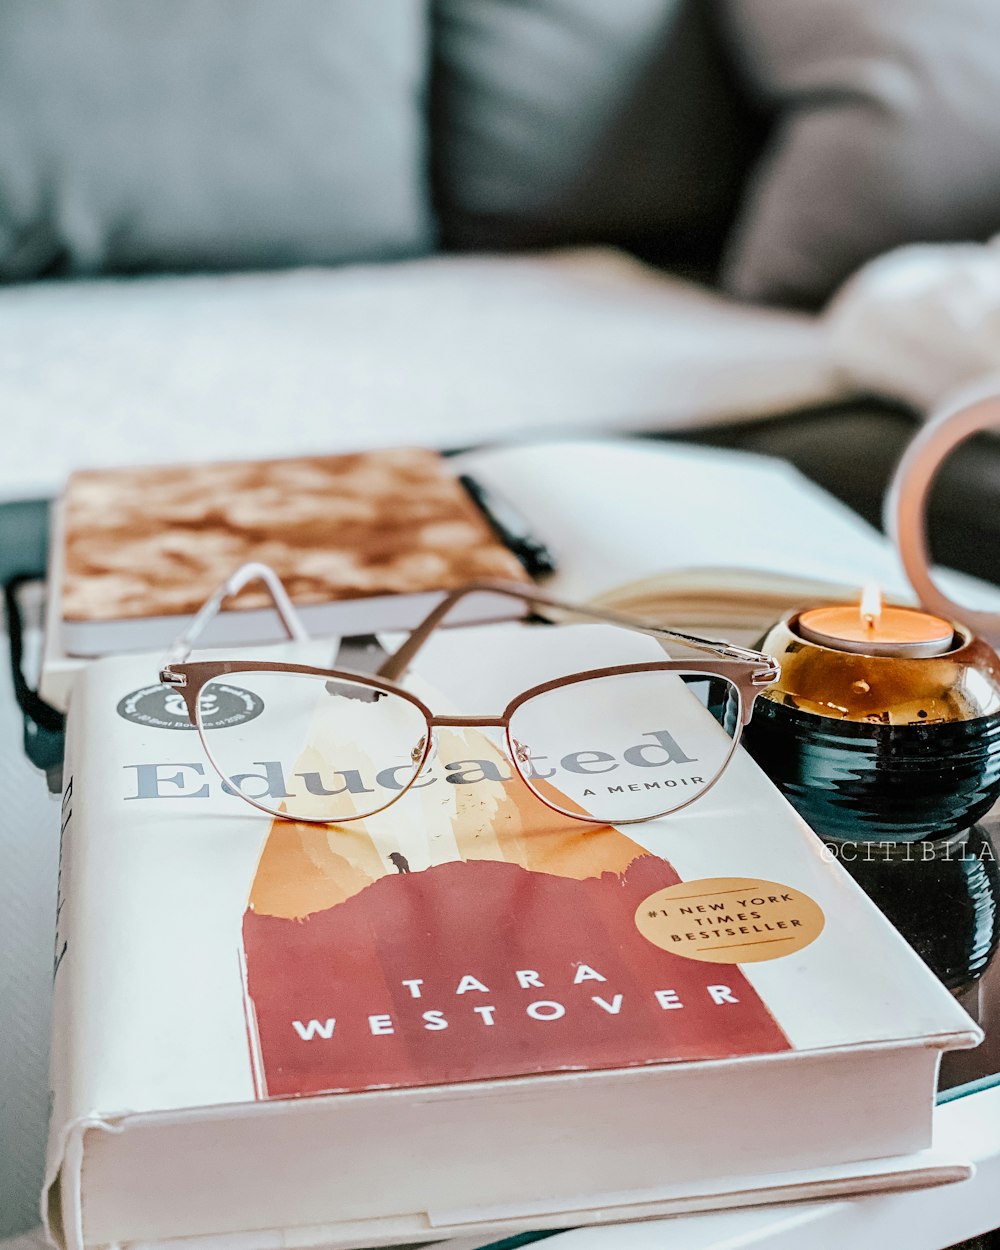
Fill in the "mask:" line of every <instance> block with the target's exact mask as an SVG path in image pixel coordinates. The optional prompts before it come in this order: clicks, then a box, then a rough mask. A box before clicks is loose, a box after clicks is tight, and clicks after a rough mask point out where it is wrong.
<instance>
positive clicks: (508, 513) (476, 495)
mask: <svg viewBox="0 0 1000 1250" xmlns="http://www.w3.org/2000/svg"><path fill="white" fill-rule="evenodd" d="M458 480H459V481H460V482H461V483H462V485H463V486H464V487H465V489H466V490H467V491H468V492H469V495H470V497H471V499H472V502H473V503H474V504H475V505H476V507H477V508H478V509H479V511H480V512H481V513H482V514H483V516H484V517H485V518H486V520H487V521H488V522H489V524H490V528H491V529H492V530H493V532H494V534H496V536H497V538H499V539H500V541H501V542H502V543H503V545H504V546H505V547H507V548H508V549H509V550H510V551H512V552H513V553H514V555H515V556H517V558H518V559H519V560H520V561H521V564H522V565H523V566H524V569H525V571H526V572H528V573H530V574H531V576H532V577H545V576H547V575H548V574H549V573H554V572H555V571H556V567H557V566H556V560H555V556H554V555H553V554H552V552H551V551H550V550H549V548H548V547H547V546H546V545H545V543H544V542H542V540H541V539H540V538H537V537H536V536H535V535H534V534H533V533H532V532H531V526H530V525H529V523H528V522H527V520H525V518H524V517H523V516H522V515H521V513H520V512H518V511H517V509H516V508H515V507H514V506H513V505H512V504H511V503H509V502H508V501H507V500H506V499H501V498H500V497H499V496H498V495H496V494H495V493H494V492H493V491H492V490H487V489H486V487H485V486H484V485H483V484H482V482H480V481H479V480H478V478H474V477H470V476H469V474H468V473H463V474H461V475H460V477H459V479H458Z"/></svg>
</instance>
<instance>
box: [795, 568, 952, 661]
mask: <svg viewBox="0 0 1000 1250" xmlns="http://www.w3.org/2000/svg"><path fill="white" fill-rule="evenodd" d="M798 632H799V634H801V636H802V637H803V638H805V639H806V640H807V641H809V642H815V643H818V644H819V646H821V647H831V648H832V649H833V650H835V651H853V652H857V653H858V654H861V655H889V656H899V657H901V658H904V659H919V658H921V657H924V656H931V655H942V654H943V653H944V652H945V651H950V650H951V648H952V646H953V643H954V638H955V631H954V629H953V628H952V626H951V625H950V624H949V623H948V621H945V620H943V619H942V618H941V617H940V616H932V615H931V614H930V613H929V612H921V611H919V610H918V609H916V608H883V606H882V596H881V594H880V593H879V589H878V587H877V586H868V587H866V588H865V593H864V594H863V595H862V597H861V604H860V606H858V607H851V606H839V607H828V608H810V609H809V611H808V612H803V613H802V615H801V616H800V617H799V620H798Z"/></svg>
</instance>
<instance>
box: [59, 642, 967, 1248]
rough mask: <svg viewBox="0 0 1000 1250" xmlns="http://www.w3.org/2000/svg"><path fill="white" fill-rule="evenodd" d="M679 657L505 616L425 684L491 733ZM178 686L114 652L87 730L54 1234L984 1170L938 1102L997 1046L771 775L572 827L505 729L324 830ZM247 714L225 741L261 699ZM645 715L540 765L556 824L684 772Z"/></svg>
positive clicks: (86, 677) (67, 924) (373, 1240)
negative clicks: (521, 763) (216, 755)
mask: <svg viewBox="0 0 1000 1250" xmlns="http://www.w3.org/2000/svg"><path fill="white" fill-rule="evenodd" d="M330 646H331V644H330V643H325V644H323V643H309V644H287V645H285V646H283V647H281V648H277V649H275V652H274V654H275V656H276V658H291V657H292V655H293V654H294V657H295V658H296V659H297V660H298V661H299V662H302V663H311V664H319V665H329V664H331V663H332V661H333V655H332V654H331V651H330ZM255 655H256V656H257V657H258V658H259V657H260V656H261V652H260V650H259V649H258V650H257V651H256V652H255ZM660 657H662V650H661V649H660V647H659V644H658V643H656V642H655V641H654V640H652V639H650V638H648V637H645V636H641V635H638V634H631V633H627V632H624V631H619V630H615V629H613V628H611V627H608V626H589V625H588V626H582V625H581V626H563V627H555V626H527V625H519V624H506V625H491V626H479V627H475V628H467V629H461V630H454V631H450V632H449V633H448V634H447V635H435V636H434V637H433V638H432V639H431V640H430V641H429V642H428V644H427V645H426V647H425V649H424V650H423V651H422V652H421V653H420V656H419V659H418V662H417V671H416V672H415V673H413V674H411V677H410V678H409V679H408V680H409V682H410V684H411V686H412V688H413V690H414V691H415V693H418V694H419V695H420V697H422V698H423V699H425V701H427V702H428V703H429V704H431V705H432V706H434V707H435V708H437V709H439V710H440V711H442V712H446V711H448V710H449V709H450V708H451V709H454V710H455V711H468V710H469V709H473V708H474V709H477V710H479V711H481V712H483V713H484V714H486V713H489V712H490V711H496V712H499V711H501V710H502V708H503V707H504V706H505V704H506V702H507V701H508V700H509V699H510V698H512V697H513V696H514V695H515V694H516V693H517V692H518V691H520V690H522V689H524V688H526V687H529V686H531V685H533V684H535V683H538V682H541V681H544V680H547V679H548V678H552V677H558V676H561V675H565V674H567V673H571V672H574V671H579V670H580V669H584V668H591V667H595V666H598V665H602V664H615V663H632V662H640V661H642V660H648V659H655V658H660ZM155 673H156V662H155V660H154V659H153V658H144V657H124V658H115V659H107V660H101V661H97V662H95V663H94V664H92V665H90V666H88V668H87V669H86V670H85V672H84V673H83V675H82V677H81V679H80V684H79V686H78V688H77V689H76V691H75V693H74V697H73V703H72V706H71V711H70V754H69V766H68V772H67V786H66V792H65V796H64V801H63V805H64V813H63V819H64V837H63V848H62V860H61V876H60V900H59V932H58V939H57V948H56V978H55V990H56V999H55V1009H54V1010H55V1017H54V1022H53V1078H52V1079H53V1111H52V1124H51V1138H50V1150H49V1159H48V1170H47V1185H48V1202H47V1210H48V1218H49V1228H50V1231H51V1233H52V1235H53V1236H54V1237H55V1238H56V1239H57V1240H58V1241H59V1242H60V1243H61V1244H63V1245H65V1246H68V1247H72V1248H73V1250H83V1248H84V1247H111V1246H113V1245H120V1244H123V1243H128V1242H156V1243H165V1242H167V1243H169V1242H174V1241H176V1242H177V1243H178V1245H180V1244H188V1245H193V1244H197V1243H191V1242H183V1239H191V1238H199V1237H216V1236H223V1235H231V1234H243V1233H248V1232H250V1231H252V1232H253V1234H254V1245H255V1246H259V1247H265V1248H268V1247H271V1246H274V1247H275V1248H276V1250H277V1247H279V1246H280V1247H296V1246H306V1245H314V1244H317V1243H322V1244H324V1245H331V1246H344V1247H346V1246H360V1245H372V1244H385V1243H389V1242H393V1241H400V1240H406V1239H410V1240H419V1239H421V1238H434V1237H445V1236H447V1235H448V1234H449V1233H457V1232H476V1233H484V1232H489V1231H490V1230H495V1231H496V1232H497V1233H498V1234H500V1233H504V1232H508V1231H516V1230H518V1229H521V1228H525V1227H536V1228H537V1227H545V1226H552V1225H555V1226H565V1225H566V1224H568V1223H574V1224H577V1223H586V1222H594V1221H600V1220H611V1219H624V1218H634V1217H638V1216H642V1215H652V1214H657V1213H665V1212H676V1211H683V1210H698V1209H704V1208H709V1207H718V1206H726V1205H734V1204H741V1203H753V1202H765V1201H774V1200H781V1199H787V1198H795V1197H811V1196H819V1195H822V1194H832V1193H840V1192H860V1191H864V1190H866V1189H873V1188H892V1187H902V1186H908V1185H910V1186H912V1185H915V1184H934V1183H944V1182H947V1181H950V1180H956V1179H960V1178H962V1177H964V1176H966V1175H968V1172H969V1169H968V1168H967V1167H966V1166H965V1165H964V1164H963V1162H962V1160H960V1159H959V1160H956V1159H953V1158H943V1157H940V1156H938V1155H936V1154H935V1153H934V1151H933V1148H932V1142H931V1108H932V1103H933V1094H934V1088H935V1079H936V1071H937V1065H938V1061H939V1058H940V1054H941V1052H942V1051H943V1050H945V1049H948V1048H952V1047H961V1046H970V1045H974V1044H976V1042H977V1041H978V1038H979V1033H978V1030H977V1028H976V1026H975V1025H974V1023H973V1022H972V1021H971V1020H970V1019H969V1017H968V1016H967V1015H966V1014H965V1013H964V1012H963V1011H962V1010H961V1009H960V1008H959V1006H958V1005H957V1004H956V1003H955V1001H954V1000H953V999H952V998H951V996H950V995H949V994H948V993H947V992H946V990H945V989H944V988H943V987H942V986H941V984H940V983H939V982H938V981H937V980H936V979H935V978H934V977H933V976H932V974H931V973H930V972H929V971H928V970H927V969H926V967H925V966H924V965H923V964H922V963H921V962H920V960H919V959H918V958H917V957H916V956H915V955H914V954H913V952H912V951H911V950H910V949H909V948H908V947H907V946H906V944H905V943H904V942H903V941H902V940H901V939H900V938H899V936H898V935H897V934H896V933H895V931H894V930H893V929H892V928H891V926H890V925H889V924H888V922H887V921H886V920H885V919H884V918H883V917H882V916H881V914H880V913H879V912H878V911H877V910H876V909H875V907H874V906H873V905H872V904H871V903H870V902H869V901H868V900H867V898H866V897H865V896H864V895H863V894H862V892H861V891H860V890H859V889H858V887H857V886H855V885H854V883H853V882H852V881H851V880H850V878H849V877H848V876H847V875H846V873H844V872H843V870H842V869H841V868H840V867H839V865H837V864H836V863H833V862H830V861H829V859H828V857H827V856H825V854H824V852H823V848H822V846H821V844H820V843H819V842H818V841H817V840H816V839H815V838H814V836H813V835H812V834H811V833H810V831H809V830H808V828H807V827H806V826H804V825H803V823H802V821H801V820H800V819H799V818H798V817H797V815H796V814H795V813H794V812H793V810H792V809H791V808H790V807H789V806H788V805H787V804H786V803H785V802H784V801H783V800H782V799H781V798H780V796H778V795H777V793H776V792H775V791H774V789H773V788H772V787H771V786H770V784H769V783H768V782H767V780H766V778H764V777H763V775H762V774H761V773H760V772H759V771H758V770H757V768H756V766H755V765H754V764H753V762H752V761H751V760H750V759H749V758H748V757H745V756H743V755H742V754H738V755H737V757H736V759H735V760H734V762H733V763H732V765H731V766H730V768H729V769H728V770H727V772H726V773H725V775H724V776H723V778H722V780H720V781H719V783H718V784H717V785H716V786H715V787H714V789H713V790H712V791H711V792H710V793H709V794H707V795H706V796H705V797H704V798H702V799H700V800H699V802H698V803H696V804H694V805H692V806H691V807H690V808H688V809H685V810H684V811H681V812H678V813H676V814H674V815H672V816H669V817H666V818H664V819H661V820H657V821H653V822H649V823H646V824H640V825H629V826H625V827H621V828H616V827H613V826H610V825H603V826H600V825H581V824H580V823H578V822H574V821H571V820H569V819H567V818H566V817H564V816H560V815H559V814H558V813H556V812H554V811H553V810H552V809H551V808H549V807H548V806H546V805H545V804H544V803H542V802H541V801H540V800H539V799H538V798H537V797H536V796H535V795H533V794H532V792H531V791H530V790H529V789H528V788H527V787H526V786H525V785H524V784H523V782H522V781H521V780H520V778H519V777H517V776H516V775H514V774H513V772H512V769H511V765H510V762H509V760H507V758H506V756H505V755H504V753H503V751H502V750H501V749H500V747H499V746H498V744H497V743H496V742H495V741H494V740H493V739H492V737H491V736H490V734H489V732H488V731H487V730H476V729H461V730H459V729H447V728H442V729H441V733H440V738H439V741H438V754H437V758H436V760H435V763H434V765H433V768H432V769H431V771H429V772H428V773H427V774H426V775H423V774H421V777H420V779H419V782H418V783H417V784H415V785H414V786H413V788H412V789H410V790H408V791H407V792H406V793H405V794H404V795H403V796H402V797H401V798H400V799H399V801H398V802H397V803H395V804H393V805H392V806H391V807H388V808H386V809H385V810H384V811H381V812H379V813H377V814H376V815H374V816H370V817H367V818H366V819H364V820H359V821H351V822H349V823H346V824H342V825H339V826H338V825H313V824H307V823H302V822H298V823H296V822H291V821H287V820H282V819H272V818H271V817H268V816H267V815H266V814H263V813H261V812H259V811H256V810H254V809H253V808H252V807H250V806H248V805H247V804H245V803H243V802H242V801H241V800H240V799H239V798H238V797H237V796H236V795H234V794H233V793H232V792H230V793H227V792H226V789H225V788H224V787H223V785H222V784H221V783H220V782H218V781H217V780H216V778H215V776H214V774H213V773H212V771H211V769H210V767H209V766H208V764H207V762H206V760H205V758H204V756H203V755H202V752H201V748H200V744H199V739H198V737H197V735H196V734H195V733H194V732H193V731H191V730H190V728H189V726H188V722H187V720H186V717H185V715H184V708H183V704H182V703H181V702H180V699H179V695H178V693H177V692H176V691H171V690H169V689H167V688H165V687H162V686H160V685H159V684H158V683H157V682H156V680H155ZM223 693H224V694H225V698H226V699H228V700H229V702H228V703H226V705H225V706H216V707H214V708H213V709H212V712H211V714H212V715H213V716H217V718H218V719H217V727H216V728H214V729H212V730H211V731H208V732H210V733H212V734H218V735H223V734H226V733H232V732H233V727H234V726H236V725H238V724H240V722H241V720H243V719H246V718H247V717H251V716H253V715H255V710H254V708H255V705H254V703H253V700H252V699H250V700H248V699H246V698H245V697H243V696H244V695H245V694H246V692H245V691H244V692H241V691H240V689H239V687H238V682H236V683H235V684H234V686H233V689H231V690H228V689H227V690H226V691H224V692H223ZM216 699H217V702H218V699H219V696H218V694H217V695H216ZM649 729H650V732H649V733H648V734H645V733H644V734H643V735H642V738H643V739H644V741H642V742H636V743H632V744H624V745H623V749H622V750H621V751H619V752H617V753H615V752H612V751H610V750H607V751H595V750H594V749H593V748H594V745H595V744H594V743H591V742H587V741H577V740H576V738H575V737H574V728H573V726H567V729H566V734H567V736H566V750H565V753H562V752H560V753H558V758H556V757H552V758H544V759H543V758H542V757H541V756H539V757H536V758H535V759H534V766H535V767H537V768H538V769H539V777H540V778H544V784H545V785H546V786H549V787H551V788H552V791H551V792H552V796H553V798H558V799H559V800H560V801H561V802H562V803H563V805H565V804H566V803H568V802H571V801H572V795H573V794H574V793H576V794H585V793H587V791H589V790H590V789H591V788H598V787H601V788H607V789H609V791H610V789H611V788H615V787H620V788H621V789H622V790H624V791H633V790H635V789H636V788H639V787H647V788H648V787H664V788H668V787H671V786H677V785H681V784H683V782H684V778H685V775H686V774H685V771H684V770H685V769H687V770H688V771H690V769H691V768H693V767H695V766H696V761H695V760H694V759H693V758H692V757H693V756H694V755H696V749H695V748H692V749H691V750H689V751H688V753H687V754H685V752H684V751H683V749H681V750H673V749H667V747H666V746H665V745H664V744H665V742H666V739H665V737H664V736H663V735H662V734H661V733H658V731H657V727H656V726H654V725H651V726H650V727H649ZM681 745H683V744H681ZM315 767H316V756H315V752H314V751H311V749H310V748H303V747H302V746H301V745H297V744H289V750H288V754H287V755H285V756H282V757H281V758H278V757H277V756H276V757H275V758H271V759H265V758H256V757H255V758H254V759H252V760H248V761H247V767H246V772H245V773H240V774H238V775H237V774H232V775H231V776H230V783H231V785H232V786H238V787H239V788H241V789H244V790H245V792H246V793H247V794H256V795H257V796H258V797H261V796H263V795H264V794H266V793H268V794H271V795H272V796H278V795H280V794H281V793H283V792H284V791H285V787H286V783H287V782H288V781H289V779H290V778H291V777H292V775H293V774H294V775H295V776H296V777H302V778H303V779H304V780H305V784H306V785H307V787H312V786H313V785H319V784H320V781H319V779H318V778H319V774H312V773H310V772H308V771H303V770H308V769H312V768H315ZM332 767H335V768H336V772H335V773H331V772H330V771H326V772H324V773H323V775H322V785H323V786H325V787H327V792H329V789H330V788H332V787H334V786H336V787H338V788H342V789H343V790H344V791H345V792H349V793H352V794H360V793H362V792H364V793H366V794H370V793H372V792H375V793H384V794H385V795H389V794H390V793H391V792H392V791H393V788H394V787H397V786H398V785H399V769H400V767H401V766H400V765H399V764H398V762H397V761H393V760H385V759H381V758H378V757H377V754H374V755H373V754H368V753H365V752H364V751H362V750H359V751H358V752H357V753H356V754H355V755H352V756H350V757H349V758H347V757H345V758H339V759H338V760H337V761H336V762H335V764H330V765H328V768H332ZM542 770H544V772H543V771H542ZM314 776H315V777H316V778H317V780H316V781H315V782H314V781H313V780H312V778H313V777H314ZM208 1178H210V1179H208Z"/></svg>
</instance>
